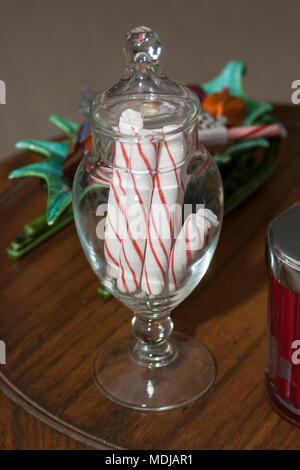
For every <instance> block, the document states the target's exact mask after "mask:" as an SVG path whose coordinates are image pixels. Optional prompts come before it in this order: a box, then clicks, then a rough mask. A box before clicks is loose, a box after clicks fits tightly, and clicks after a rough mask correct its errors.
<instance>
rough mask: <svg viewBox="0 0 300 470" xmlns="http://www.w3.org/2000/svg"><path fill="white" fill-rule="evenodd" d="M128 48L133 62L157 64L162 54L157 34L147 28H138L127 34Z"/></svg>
mask: <svg viewBox="0 0 300 470" xmlns="http://www.w3.org/2000/svg"><path fill="white" fill-rule="evenodd" d="M126 40H127V47H128V49H129V54H130V57H131V60H132V61H133V62H146V63H151V62H156V61H157V60H158V58H159V56H160V53H161V45H160V39H159V36H158V34H157V33H155V32H154V31H152V29H151V28H148V27H147V26H137V27H136V28H133V29H132V30H131V31H130V32H129V33H127V34H126Z"/></svg>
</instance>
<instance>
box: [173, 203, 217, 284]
mask: <svg viewBox="0 0 300 470" xmlns="http://www.w3.org/2000/svg"><path fill="white" fill-rule="evenodd" d="M218 225H219V222H218V219H217V217H216V215H215V214H214V213H213V212H212V211H211V210H209V209H199V210H198V212H197V213H196V214H191V215H189V216H188V217H187V218H186V220H185V222H184V224H183V227H182V229H181V231H180V233H179V235H178V237H177V239H176V241H175V243H174V246H173V248H172V252H171V257H170V266H169V272H168V277H169V290H170V292H173V291H174V290H176V289H178V287H179V285H180V283H181V282H182V280H183V279H184V278H185V277H186V271H187V268H188V266H189V265H190V264H191V262H192V261H193V260H194V259H196V258H197V257H199V255H200V253H201V251H202V250H203V249H204V248H205V246H206V245H207V243H208V242H209V239H210V238H211V236H212V234H213V232H212V228H214V227H217V226H218Z"/></svg>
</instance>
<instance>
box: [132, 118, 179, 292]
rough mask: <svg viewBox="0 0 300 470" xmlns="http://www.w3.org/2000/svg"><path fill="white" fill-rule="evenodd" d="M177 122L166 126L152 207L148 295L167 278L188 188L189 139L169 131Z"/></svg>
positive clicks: (146, 280) (145, 273)
mask: <svg viewBox="0 0 300 470" xmlns="http://www.w3.org/2000/svg"><path fill="white" fill-rule="evenodd" d="M174 129H176V127H175V126H167V127H164V128H163V141H162V142H161V144H160V150H159V157H158V167H157V173H156V174H155V177H154V189H153V196H152V202H151V208H150V216H149V228H148V239H147V246H146V251H145V261H144V270H143V276H142V282H141V287H142V290H143V291H144V292H146V293H147V294H148V295H159V294H160V293H161V292H162V291H163V289H164V287H165V284H166V281H167V270H168V265H169V257H170V252H171V248H172V244H173V239H174V233H175V232H176V227H175V225H176V223H177V222H176V217H175V214H176V205H177V204H178V202H182V201H183V199H182V194H184V192H185V186H184V183H183V178H182V176H183V171H185V161H184V160H185V156H186V142H185V139H184V136H183V134H175V135H168V133H170V132H172V131H173V130H174Z"/></svg>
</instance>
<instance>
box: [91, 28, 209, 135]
mask: <svg viewBox="0 0 300 470" xmlns="http://www.w3.org/2000/svg"><path fill="white" fill-rule="evenodd" d="M126 43H127V66H126V69H125V73H124V75H123V78H122V79H121V80H120V81H119V82H118V83H116V84H115V85H113V86H112V87H110V88H108V89H106V90H104V91H103V92H102V93H100V94H99V95H97V96H96V98H95V99H94V101H93V103H92V105H91V124H92V126H93V128H94V130H95V131H99V132H101V133H105V134H108V135H113V136H116V134H117V135H122V136H124V135H125V136H126V135H128V136H129V135H130V132H128V133H127V132H126V126H125V127H124V129H120V118H121V116H122V115H123V116H124V112H125V111H127V110H132V111H134V113H131V121H130V123H131V124H132V116H134V115H135V116H140V117H141V118H142V120H143V125H142V127H143V132H145V134H147V136H149V134H153V135H155V134H156V133H157V131H158V130H159V129H163V128H164V134H166V133H168V134H176V133H178V132H180V131H183V130H185V129H189V128H191V127H192V126H194V124H195V123H196V121H197V118H198V115H199V112H200V102H199V100H198V97H197V96H196V94H195V93H194V92H193V91H191V90H190V89H189V88H187V87H185V86H183V85H182V84H180V83H178V82H175V81H172V80H170V79H168V78H167V77H166V76H165V75H164V74H163V72H162V71H161V69H160V65H159V57H160V54H161V44H160V39H159V36H158V34H157V33H155V32H153V31H152V30H151V29H150V28H147V27H145V26H139V27H137V28H134V29H132V30H131V31H130V32H129V33H128V34H127V35H126ZM125 115H126V113H125ZM137 125H138V123H137Z"/></svg>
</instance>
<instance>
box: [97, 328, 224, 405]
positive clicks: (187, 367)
mask: <svg viewBox="0 0 300 470" xmlns="http://www.w3.org/2000/svg"><path fill="white" fill-rule="evenodd" d="M170 342H171V344H173V346H174V348H176V350H177V354H176V357H175V358H173V360H172V361H171V362H170V363H169V364H168V365H163V366H161V367H145V366H141V365H139V364H137V363H136V362H135V361H134V360H133V359H132V355H131V351H132V349H133V346H134V344H135V343H136V339H135V338H134V337H131V336H127V337H123V338H120V339H117V340H115V341H114V342H111V343H106V344H104V345H103V346H102V348H101V350H100V352H99V353H98V355H97V357H96V360H95V365H94V378H95V381H96V384H97V386H98V387H99V389H100V390H101V392H102V393H103V394H104V395H105V396H106V397H108V398H109V399H111V400H113V401H114V402H116V403H118V404H120V405H123V406H127V407H129V408H134V409H137V410H152V411H163V410H170V409H174V408H178V407H179V406H183V405H187V404H188V403H191V402H192V401H194V400H196V399H197V398H199V397H201V396H202V395H203V394H204V393H206V392H207V391H208V389H209V388H210V387H211V385H212V384H213V382H214V380H215V376H216V368H215V362H214V359H213V357H212V355H211V354H210V352H209V351H208V350H207V349H206V348H205V347H204V346H203V345H202V344H200V343H198V342H197V341H195V340H194V339H193V338H190V337H188V336H185V335H182V334H178V333H175V334H173V335H172V336H171V337H170Z"/></svg>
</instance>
